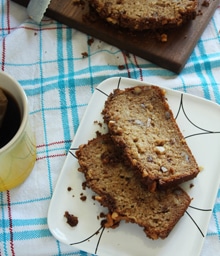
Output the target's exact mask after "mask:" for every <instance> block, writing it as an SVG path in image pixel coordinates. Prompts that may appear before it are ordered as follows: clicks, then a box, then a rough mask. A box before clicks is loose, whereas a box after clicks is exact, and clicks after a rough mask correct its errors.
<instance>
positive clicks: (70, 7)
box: [13, 0, 219, 73]
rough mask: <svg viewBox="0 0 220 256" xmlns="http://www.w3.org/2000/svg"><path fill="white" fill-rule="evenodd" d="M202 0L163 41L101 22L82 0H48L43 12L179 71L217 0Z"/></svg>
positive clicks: (149, 33)
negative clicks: (188, 18) (192, 17)
mask: <svg viewBox="0 0 220 256" xmlns="http://www.w3.org/2000/svg"><path fill="white" fill-rule="evenodd" d="M13 1H14V2H16V3H19V4H21V5H23V6H27V5H28V3H29V0H13ZM203 1H204V0H199V6H198V11H197V13H198V15H197V17H196V19H195V20H193V21H191V22H189V23H187V24H185V25H184V26H182V27H180V28H177V29H172V30H169V31H166V34H167V37H168V41H167V42H166V43H162V42H161V41H160V40H159V39H158V36H159V35H160V33H158V32H157V33H156V32H153V31H146V32H136V33H131V32H129V31H127V30H125V29H118V28H116V27H114V26H111V25H110V24H107V23H106V22H103V21H102V20H101V19H100V18H98V17H97V16H96V15H95V14H94V13H93V12H91V10H90V8H89V6H88V3H87V1H86V0H84V1H82V2H83V3H84V4H82V5H79V4H74V0H62V1H61V0H52V1H51V3H50V5H49V7H48V9H47V11H46V14H45V15H46V16H48V17H50V18H52V19H55V20H56V21H59V22H61V23H63V24H65V25H68V26H69V27H72V28H75V29H78V30H79V31H82V32H84V33H86V34H88V35H90V36H92V37H95V38H98V39H101V40H103V41H105V42H107V43H109V44H111V45H114V46H116V47H118V48H120V49H121V50H125V51H127V52H129V53H133V54H135V55H137V56H139V57H142V58H144V59H147V60H149V61H151V62H152V63H155V64H157V65H159V66H161V67H163V68H166V69H168V70H171V71H173V72H175V73H180V72H181V70H182V69H183V68H184V66H185V64H186V62H187V60H188V58H189V56H190V54H191V53H192V51H193V49H194V47H195V45H196V43H197V42H198V40H199V38H200V37H201V35H202V33H203V31H204V29H205V28H206V26H207V24H208V22H209V21H210V19H211V17H212V15H213V13H214V11H215V10H216V8H217V6H218V4H219V0H210V1H209V6H208V7H205V6H202V3H203Z"/></svg>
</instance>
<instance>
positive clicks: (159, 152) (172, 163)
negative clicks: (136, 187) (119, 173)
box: [102, 86, 199, 191]
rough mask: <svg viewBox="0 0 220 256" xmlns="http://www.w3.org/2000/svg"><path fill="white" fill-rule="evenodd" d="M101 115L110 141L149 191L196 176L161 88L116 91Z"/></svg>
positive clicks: (173, 184) (194, 166)
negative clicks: (106, 126) (109, 135)
mask: <svg viewBox="0 0 220 256" xmlns="http://www.w3.org/2000/svg"><path fill="white" fill-rule="evenodd" d="M102 114H103V115H104V120H105V122H106V123H107V125H108V128H109V131H110V133H111V134H112V139H113V140H114V142H115V143H116V145H117V146H118V147H120V148H121V149H122V150H123V152H124V155H125V156H126V157H127V159H128V160H129V161H130V164H131V165H132V166H134V167H135V168H136V170H137V173H138V175H139V176H140V178H141V180H142V182H143V183H145V184H146V185H147V186H148V189H149V190H151V191H154V190H155V189H157V188H168V187H173V186H176V185H177V184H180V183H182V182H184V181H187V180H190V179H192V178H194V177H196V176H197V174H198V173H199V167H198V165H197V163H196V160H195V158H194V156H193V155H192V152H191V150H190V149H189V147H188V145H187V143H186V141H185V139H184V137H183V135H182V133H181V132H180V129H179V127H178V125H177V123H176V121H175V119H174V117H173V113H172V111H171V110H170V108H169V105H168V104H167V101H166V99H165V94H164V90H162V89H161V88H159V87H157V86H136V87H132V88H127V89H125V90H119V89H117V90H115V91H114V92H113V93H112V94H111V95H109V97H108V99H107V100H106V102H105V107H104V109H103V111H102Z"/></svg>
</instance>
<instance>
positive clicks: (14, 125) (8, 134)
mask: <svg viewBox="0 0 220 256" xmlns="http://www.w3.org/2000/svg"><path fill="white" fill-rule="evenodd" d="M0 90H1V91H2V92H3V94H4V95H5V96H6V98H7V108H6V112H5V113H4V117H3V120H2V123H1V126H0V148H2V147H4V146H5V145H6V144H7V143H8V142H9V141H10V140H11V139H12V138H13V137H14V136H15V134H16V132H17V131H18V129H19V126H20V124H21V113H20V109H19V106H18V103H17V101H16V99H15V98H14V96H12V95H11V93H9V92H7V91H6V90H3V89H1V88H0Z"/></svg>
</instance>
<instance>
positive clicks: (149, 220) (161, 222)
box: [76, 134, 191, 239]
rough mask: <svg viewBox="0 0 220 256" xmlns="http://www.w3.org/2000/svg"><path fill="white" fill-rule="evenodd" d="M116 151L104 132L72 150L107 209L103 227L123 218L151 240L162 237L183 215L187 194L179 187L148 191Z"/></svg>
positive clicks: (87, 179)
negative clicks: (106, 217)
mask: <svg viewBox="0 0 220 256" xmlns="http://www.w3.org/2000/svg"><path fill="white" fill-rule="evenodd" d="M118 150H119V149H118V148H116V147H115V145H114V143H113V142H112V140H111V137H110V135H109V134H105V135H98V137H97V138H95V139H93V140H90V141H89V142H88V143H87V144H85V145H81V146H80V147H79V150H78V151H77V152H76V155H77V158H78V161H79V164H80V168H79V171H81V172H83V173H84V175H85V179H86V185H87V186H88V187H89V188H91V189H92V190H93V191H94V192H95V193H96V194H97V196H96V197H95V199H96V200H98V201H99V202H100V203H101V204H102V205H103V206H105V207H108V209H109V214H108V222H107V223H106V227H110V226H113V227H114V225H115V223H119V222H120V221H121V220H125V221H126V222H131V223H136V224H138V225H139V226H141V227H143V228H144V232H145V234H146V235H147V236H148V237H149V238H151V239H158V238H162V239H164V238H166V237H167V236H168V234H169V233H170V232H171V230H172V229H173V227H174V226H175V225H176V223H177V222H178V220H179V219H180V218H181V217H182V216H183V215H184V212H185V211H186V209H187V207H188V206H189V204H190V202H191V199H190V197H189V196H188V195H187V193H186V192H185V191H184V190H182V189H181V188H179V187H176V188H172V189H168V190H162V191H156V192H154V193H151V192H149V191H148V190H147V189H146V187H145V186H143V185H142V183H141V182H140V181H139V179H138V177H137V176H136V175H135V172H134V171H133V169H132V168H128V167H126V165H124V163H123V162H122V160H121V154H120V151H118Z"/></svg>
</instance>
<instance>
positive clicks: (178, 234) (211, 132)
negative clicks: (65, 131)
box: [48, 78, 220, 256]
mask: <svg viewBox="0 0 220 256" xmlns="http://www.w3.org/2000/svg"><path fill="white" fill-rule="evenodd" d="M136 85H146V83H143V82H139V81H137V80H132V79H128V78H110V79H107V80H105V81H104V82H102V83H101V84H100V85H99V86H98V87H97V88H96V91H95V92H94V94H93V96H92V99H91V101H90V103H89V105H88V107H87V110H86V112H85V115H84V117H83V119H82V121H81V123H80V126H79V128H78V131H77V134H76V136H75V138H74V141H73V143H72V146H71V149H70V151H69V153H68V155H67V158H66V161H65V164H64V166H63V169H62V171H61V173H60V176H59V179H58V181H57V184H56V188H55V190H54V193H53V197H52V200H51V203H50V206H49V211H48V225H49V229H50V231H51V233H52V234H53V235H54V237H55V238H56V239H58V240H59V241H61V242H63V243H65V244H72V245H74V246H75V247H77V248H78V249H80V250H83V251H87V252H89V253H94V254H98V255H102V256H105V255H114V256H117V255H120V256H123V255H126V256H128V255H138V256H142V255H143V256H145V255H151V256H164V255H169V256H176V255H177V254H178V256H186V255H194V256H196V255H199V254H200V251H201V248H202V245H203V242H204V239H205V235H206V232H207V228H208V224H209V220H210V217H211V213H212V208H213V206H214V202H215V198H216V195H217V190H218V186H219V181H220V172H219V166H220V158H219V153H220V143H219V141H220V121H219V118H220V107H219V106H218V105H217V104H215V103H213V102H210V101H207V100H204V99H201V98H198V97H195V96H192V95H188V94H185V93H182V92H178V91H174V90H170V89H167V88H165V90H166V97H167V99H168V103H169V105H170V108H171V109H172V111H173V114H174V117H175V118H176V121H177V123H178V125H179V127H180V129H181V131H182V133H183V135H184V137H185V138H186V141H187V143H188V145H189V147H190V148H191V150H192V152H193V154H194V156H195V158H196V160H197V162H198V164H199V166H201V167H202V169H203V170H202V171H201V172H200V174H199V175H198V176H197V178H195V179H194V180H192V181H189V182H186V183H185V184H183V188H184V189H185V191H187V193H188V194H189V195H190V197H192V198H193V200H192V202H191V205H190V207H189V208H188V209H187V212H186V213H185V214H184V216H183V217H182V218H181V219H180V221H179V222H178V223H177V225H176V226H175V228H174V229H173V230H172V232H171V233H170V235H169V237H168V238H166V239H165V240H160V239H159V240H157V241H153V240H150V239H148V238H147V237H146V236H145V234H144V232H143V230H142V228H141V227H139V226H137V225H136V224H128V223H124V222H122V223H121V224H120V226H119V227H118V228H116V229H100V227H101V224H100V223H101V220H102V219H100V218H98V216H99V215H100V213H101V212H105V213H106V212H107V210H106V209H105V208H103V207H101V206H100V205H99V203H98V202H95V201H94V200H93V199H92V196H93V195H94V193H93V192H92V191H91V190H89V189H86V190H83V188H82V183H83V182H84V176H83V174H82V173H79V172H78V171H77V170H78V167H79V165H78V161H77V159H76V157H75V150H76V149H77V148H78V147H79V145H81V144H84V143H87V142H88V140H90V139H92V138H94V137H95V136H96V131H97V130H98V131H100V132H102V133H106V132H107V128H106V126H105V125H100V124H101V123H103V119H102V115H101V111H102V109H103V107H104V102H105V100H106V99H107V96H108V95H109V94H110V93H111V92H112V91H113V90H114V89H116V88H118V87H119V88H121V89H124V88H128V87H133V86H136ZM68 188H71V190H70V189H68ZM82 195H83V196H86V198H87V199H86V201H83V200H81V199H80V197H81V196H82ZM65 211H68V212H69V213H70V214H74V215H75V216H77V217H78V220H79V223H78V225H77V226H75V227H71V226H70V225H68V224H67V223H66V218H65V217H64V213H65ZM97 230H99V232H97Z"/></svg>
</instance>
